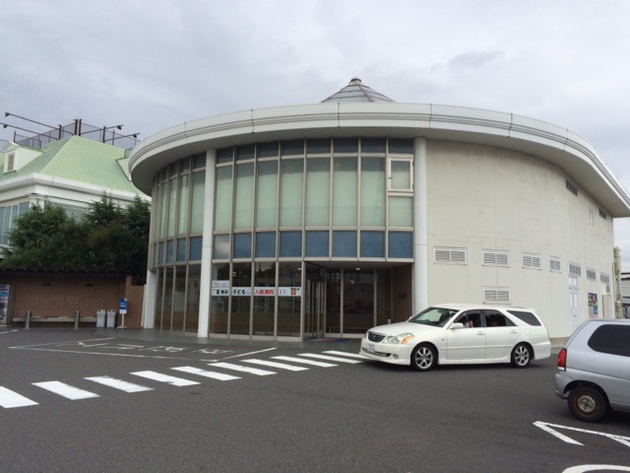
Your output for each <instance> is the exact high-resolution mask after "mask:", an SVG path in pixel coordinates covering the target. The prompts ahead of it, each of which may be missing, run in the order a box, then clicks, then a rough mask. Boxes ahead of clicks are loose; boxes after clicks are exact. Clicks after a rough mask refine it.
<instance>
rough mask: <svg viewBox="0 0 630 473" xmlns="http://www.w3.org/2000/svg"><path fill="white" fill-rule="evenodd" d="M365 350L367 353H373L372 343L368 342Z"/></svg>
mask: <svg viewBox="0 0 630 473" xmlns="http://www.w3.org/2000/svg"><path fill="white" fill-rule="evenodd" d="M367 351H368V353H371V354H374V352H375V351H376V350H375V349H374V345H373V344H371V343H370V344H369V345H368V347H367Z"/></svg>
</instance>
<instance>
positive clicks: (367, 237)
mask: <svg viewBox="0 0 630 473" xmlns="http://www.w3.org/2000/svg"><path fill="white" fill-rule="evenodd" d="M361 256H362V257H365V258H384V257H385V233H384V232H361Z"/></svg>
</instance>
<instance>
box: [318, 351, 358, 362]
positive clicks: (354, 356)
mask: <svg viewBox="0 0 630 473" xmlns="http://www.w3.org/2000/svg"><path fill="white" fill-rule="evenodd" d="M324 353H328V354H329V355H341V356H349V357H350V358H357V359H359V360H361V361H366V358H365V357H364V356H362V355H359V354H358V353H350V352H347V351H335V350H328V351H325V352H324Z"/></svg>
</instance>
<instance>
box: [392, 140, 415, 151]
mask: <svg viewBox="0 0 630 473" xmlns="http://www.w3.org/2000/svg"><path fill="white" fill-rule="evenodd" d="M389 152H390V153H392V154H413V140H407V139H392V138H390V140H389Z"/></svg>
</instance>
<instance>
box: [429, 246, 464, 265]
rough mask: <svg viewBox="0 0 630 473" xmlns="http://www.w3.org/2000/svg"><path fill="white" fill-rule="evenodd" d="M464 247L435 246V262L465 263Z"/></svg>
mask: <svg viewBox="0 0 630 473" xmlns="http://www.w3.org/2000/svg"><path fill="white" fill-rule="evenodd" d="M467 260H468V258H467V253H466V249H465V248H435V262H436V263H442V264H466V263H467Z"/></svg>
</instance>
